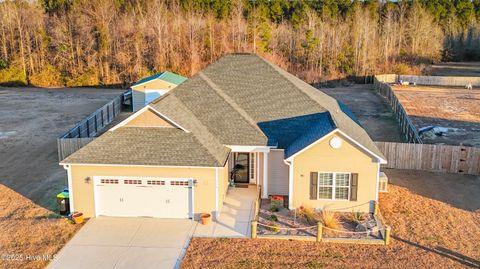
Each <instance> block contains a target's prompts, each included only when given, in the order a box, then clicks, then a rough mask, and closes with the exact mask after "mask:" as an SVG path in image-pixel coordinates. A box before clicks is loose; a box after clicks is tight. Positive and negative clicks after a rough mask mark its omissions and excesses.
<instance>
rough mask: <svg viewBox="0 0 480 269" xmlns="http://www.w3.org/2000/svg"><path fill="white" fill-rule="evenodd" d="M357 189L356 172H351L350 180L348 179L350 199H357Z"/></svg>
mask: <svg viewBox="0 0 480 269" xmlns="http://www.w3.org/2000/svg"><path fill="white" fill-rule="evenodd" d="M357 189H358V174H357V173H355V174H352V180H350V201H357Z"/></svg>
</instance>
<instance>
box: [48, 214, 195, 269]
mask: <svg viewBox="0 0 480 269" xmlns="http://www.w3.org/2000/svg"><path fill="white" fill-rule="evenodd" d="M195 226H196V222H194V221H191V220H180V219H153V218H115V217H100V218H94V219H91V220H90V221H88V223H86V224H85V226H84V227H83V228H82V229H81V230H80V231H79V232H78V233H77V234H76V235H75V236H74V237H73V238H72V240H70V242H68V243H67V245H66V246H65V247H64V248H63V249H62V250H61V251H60V253H59V254H58V256H57V259H56V260H55V261H54V262H52V263H51V264H50V265H49V267H48V268H51V269H53V268H70V269H80V268H85V269H90V268H105V269H109V268H115V269H119V268H144V269H146V268H177V267H178V266H179V265H180V260H181V257H183V254H184V253H185V251H186V247H187V246H188V243H189V241H190V238H191V237H192V234H193V232H194V230H195Z"/></svg>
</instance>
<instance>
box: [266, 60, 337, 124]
mask: <svg viewBox="0 0 480 269" xmlns="http://www.w3.org/2000/svg"><path fill="white" fill-rule="evenodd" d="M257 57H258V58H260V59H261V60H262V61H263V62H264V63H266V64H267V65H269V66H270V67H272V69H273V70H274V71H275V72H276V73H277V74H279V75H280V76H282V77H284V78H285V79H286V80H287V81H288V83H290V84H291V85H292V86H293V87H295V88H296V89H298V90H300V91H301V92H302V93H304V94H305V95H306V96H308V97H309V98H310V99H311V100H313V101H315V102H316V103H317V104H318V105H320V106H321V107H323V108H324V109H325V110H326V111H328V112H330V116H331V118H332V121H333V123H334V124H335V126H336V127H337V128H340V127H339V125H338V122H337V120H336V119H335V116H336V115H333V113H332V111H330V110H329V109H328V108H326V107H324V106H323V104H322V103H320V102H319V101H318V99H317V98H315V97H314V96H313V94H311V93H309V92H307V91H305V90H304V89H302V88H301V87H298V86H297V85H296V84H295V83H294V82H293V81H292V80H291V79H290V77H288V76H286V75H285V74H282V73H281V72H280V70H278V69H281V68H280V67H279V66H277V65H275V64H273V63H270V62H269V61H267V60H265V59H264V58H263V57H260V56H258V55H257ZM282 71H284V72H286V73H287V74H289V75H291V76H293V75H292V74H290V73H289V72H287V71H285V70H283V69H282ZM299 80H300V81H301V82H303V83H305V84H307V85H308V86H310V87H312V86H311V85H310V84H308V83H306V82H304V81H303V80H301V79H299ZM333 112H334V113H335V114H336V113H338V111H337V110H335V111H333Z"/></svg>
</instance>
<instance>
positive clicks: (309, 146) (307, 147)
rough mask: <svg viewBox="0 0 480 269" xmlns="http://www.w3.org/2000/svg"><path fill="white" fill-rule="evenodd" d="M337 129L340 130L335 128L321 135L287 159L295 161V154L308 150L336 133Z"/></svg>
mask: <svg viewBox="0 0 480 269" xmlns="http://www.w3.org/2000/svg"><path fill="white" fill-rule="evenodd" d="M336 131H338V128H337V129H335V130H333V131H331V132H330V133H328V134H326V135H324V136H322V137H320V138H319V139H318V140H317V141H315V142H313V143H311V144H310V145H308V146H306V147H304V148H303V149H301V150H300V151H298V152H297V153H295V154H293V155H292V156H290V157H288V158H287V159H286V161H289V162H291V161H293V158H295V156H297V155H299V154H300V153H302V152H304V151H306V150H307V149H309V148H311V147H313V146H314V145H315V144H317V143H319V142H320V141H322V140H324V139H325V138H327V137H328V136H329V135H331V134H333V133H335V132H336Z"/></svg>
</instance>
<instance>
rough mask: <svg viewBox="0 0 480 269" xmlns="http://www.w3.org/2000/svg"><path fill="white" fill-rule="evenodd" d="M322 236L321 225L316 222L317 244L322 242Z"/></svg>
mask: <svg viewBox="0 0 480 269" xmlns="http://www.w3.org/2000/svg"><path fill="white" fill-rule="evenodd" d="M322 236H323V224H322V223H321V222H320V221H319V222H317V242H321V241H322Z"/></svg>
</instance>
